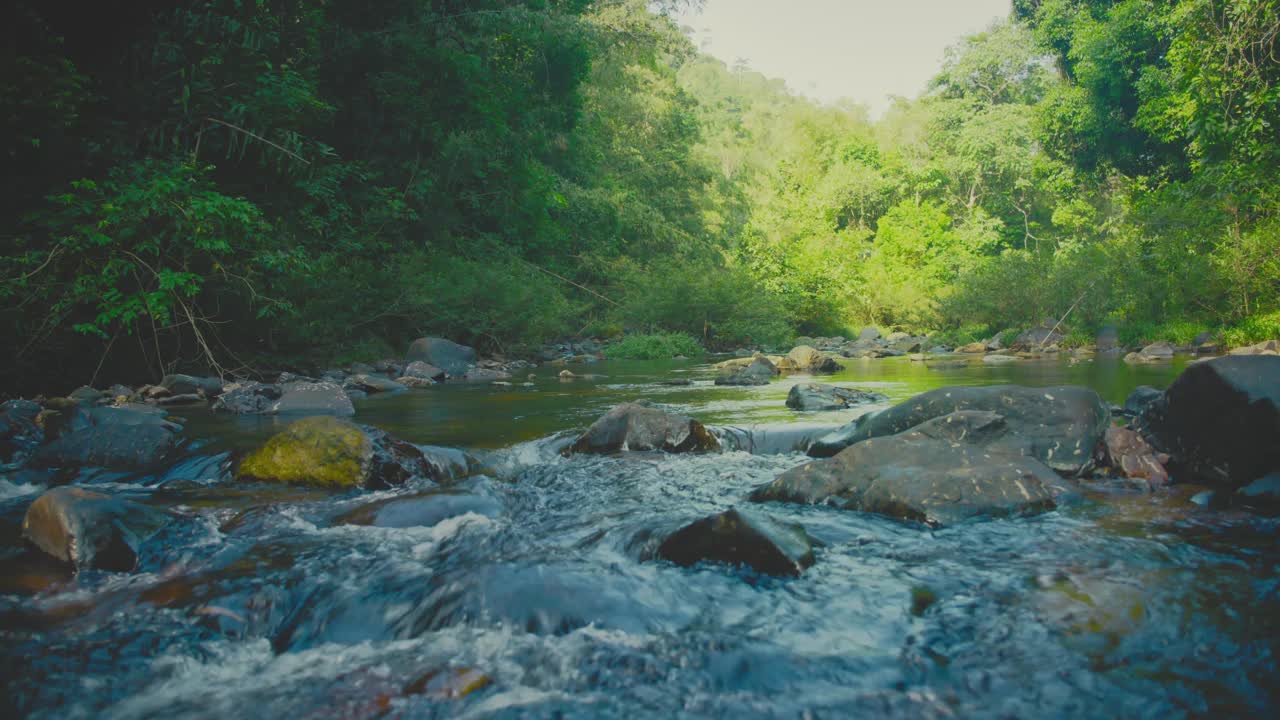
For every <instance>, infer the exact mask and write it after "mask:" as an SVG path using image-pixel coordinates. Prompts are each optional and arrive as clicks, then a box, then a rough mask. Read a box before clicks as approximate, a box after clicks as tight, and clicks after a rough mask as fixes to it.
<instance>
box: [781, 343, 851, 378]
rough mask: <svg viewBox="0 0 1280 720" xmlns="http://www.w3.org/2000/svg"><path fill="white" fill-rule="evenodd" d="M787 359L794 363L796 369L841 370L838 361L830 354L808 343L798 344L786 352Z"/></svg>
mask: <svg viewBox="0 0 1280 720" xmlns="http://www.w3.org/2000/svg"><path fill="white" fill-rule="evenodd" d="M787 359H788V360H790V361H791V362H792V363H794V365H795V369H796V370H800V371H802V372H804V371H807V372H812V373H834V372H839V371H840V370H841V366H840V363H839V362H837V361H836V359H835V358H833V357H831V356H830V355H828V354H826V353H824V352H821V351H819V350H817V349H816V348H814V347H812V346H810V345H800V346H798V347H795V348H792V350H791V352H789V353H787Z"/></svg>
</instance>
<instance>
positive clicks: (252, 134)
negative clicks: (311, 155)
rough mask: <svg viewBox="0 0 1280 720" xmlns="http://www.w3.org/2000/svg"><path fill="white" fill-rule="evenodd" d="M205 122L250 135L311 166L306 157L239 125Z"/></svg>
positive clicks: (211, 120)
mask: <svg viewBox="0 0 1280 720" xmlns="http://www.w3.org/2000/svg"><path fill="white" fill-rule="evenodd" d="M205 120H206V121H207V122H211V123H217V124H219V125H223V126H225V127H229V128H231V129H232V130H235V131H236V132H241V133H244V134H245V135H248V136H249V137H251V138H255V139H257V140H261V141H262V142H264V143H266V144H268V145H270V146H271V147H273V148H275V149H277V150H279V151H280V152H282V153H284V154H285V155H288V156H289V157H291V158H293V159H295V160H298V161H299V162H302V163H305V164H307V165H310V164H311V161H310V160H307V159H306V158H304V157H302V156H301V155H299V154H297V153H295V152H293V151H292V150H289V149H288V148H286V147H284V146H283V145H277V144H276V143H273V142H271V141H270V140H268V139H266V138H264V137H262V136H261V135H258V134H257V133H254V132H250V131H248V130H245V129H244V128H242V127H239V126H238V125H232V124H231V123H229V122H225V121H223V120H219V119H217V118H211V117H207V118H205Z"/></svg>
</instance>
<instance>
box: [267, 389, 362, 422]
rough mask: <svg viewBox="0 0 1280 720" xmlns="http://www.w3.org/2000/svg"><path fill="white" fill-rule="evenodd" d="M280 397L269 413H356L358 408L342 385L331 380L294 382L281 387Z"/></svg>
mask: <svg viewBox="0 0 1280 720" xmlns="http://www.w3.org/2000/svg"><path fill="white" fill-rule="evenodd" d="M280 390H281V395H280V399H279V400H276V401H275V402H273V403H272V404H271V407H270V408H269V409H268V410H267V412H268V413H273V414H277V415H288V414H291V413H298V414H308V415H348V416H349V415H355V414H356V408H355V406H354V405H352V404H351V398H349V397H347V394H346V393H345V392H343V390H342V386H340V385H337V384H336V383H331V382H317V383H312V382H294V383H289V384H287V385H283V386H281V388H280Z"/></svg>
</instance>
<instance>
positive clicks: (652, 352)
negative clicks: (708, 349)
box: [604, 333, 705, 360]
mask: <svg viewBox="0 0 1280 720" xmlns="http://www.w3.org/2000/svg"><path fill="white" fill-rule="evenodd" d="M704 352H705V351H704V350H703V349H702V346H701V345H699V344H698V341H697V340H694V339H693V338H691V337H689V336H688V335H685V334H683V333H655V334H651V335H628V336H627V337H625V338H623V339H622V340H621V341H620V342H617V343H614V344H613V345H610V346H609V347H608V348H606V349H605V351H604V354H605V357H608V358H609V359H611V360H668V359H670V358H673V357H675V356H677V355H684V356H698V355H702V354H703V353H704Z"/></svg>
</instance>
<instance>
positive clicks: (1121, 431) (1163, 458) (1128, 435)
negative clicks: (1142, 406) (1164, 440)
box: [1103, 427, 1169, 490]
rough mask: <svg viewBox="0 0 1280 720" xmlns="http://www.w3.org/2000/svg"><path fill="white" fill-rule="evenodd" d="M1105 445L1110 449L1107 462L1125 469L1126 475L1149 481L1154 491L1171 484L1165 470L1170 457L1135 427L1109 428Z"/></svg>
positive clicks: (1107, 449)
mask: <svg viewBox="0 0 1280 720" xmlns="http://www.w3.org/2000/svg"><path fill="white" fill-rule="evenodd" d="M1103 446H1104V447H1105V449H1106V453H1107V462H1108V463H1109V464H1110V465H1111V467H1113V468H1115V469H1116V470H1119V471H1120V472H1122V473H1123V474H1124V476H1125V477H1127V478H1139V479H1143V480H1146V481H1147V485H1148V487H1149V489H1152V490H1155V489H1157V488H1162V487H1164V486H1166V485H1168V484H1169V473H1168V472H1167V471H1166V470H1165V469H1164V464H1165V463H1167V462H1169V456H1168V455H1165V454H1164V453H1161V452H1157V451H1156V450H1155V448H1153V447H1151V446H1150V445H1148V444H1147V441H1146V440H1143V439H1142V436H1141V435H1139V434H1138V433H1136V432H1134V431H1133V430H1130V429H1129V428H1122V427H1109V428H1107V432H1106V434H1105V435H1104V438H1103Z"/></svg>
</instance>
